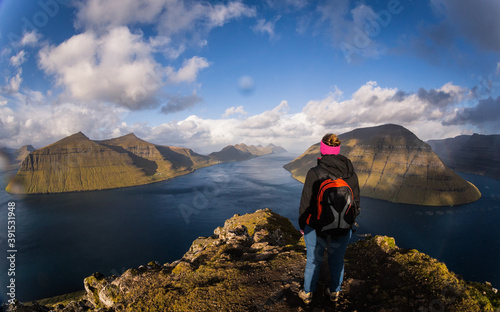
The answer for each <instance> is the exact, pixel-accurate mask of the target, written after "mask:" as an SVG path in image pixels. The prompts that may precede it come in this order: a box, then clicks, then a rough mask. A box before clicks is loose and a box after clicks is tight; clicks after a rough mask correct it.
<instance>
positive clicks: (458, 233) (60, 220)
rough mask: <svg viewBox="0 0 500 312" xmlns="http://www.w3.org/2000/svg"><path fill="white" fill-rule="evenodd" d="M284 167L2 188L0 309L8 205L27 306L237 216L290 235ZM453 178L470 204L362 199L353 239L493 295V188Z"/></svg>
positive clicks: (259, 165)
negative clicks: (390, 245) (267, 212)
mask: <svg viewBox="0 0 500 312" xmlns="http://www.w3.org/2000/svg"><path fill="white" fill-rule="evenodd" d="M292 159H293V157H292V156H291V155H271V156H263V157H259V158H255V159H252V160H248V161H242V162H231V163H224V164H219V165H216V166H212V167H207V168H202V169H199V170H196V171H195V172H193V173H191V174H188V175H185V176H181V177H178V178H175V179H172V180H168V181H163V182H159V183H155V184H150V185H144V186H138V187H131V188H123V189H115V190H107V191H98V192H82V193H68V194H51V195H31V196H26V197H13V196H11V195H9V194H7V193H5V191H3V190H4V188H5V181H4V179H2V180H3V181H2V185H1V187H2V190H1V191H0V224H1V226H0V230H1V232H0V248H1V250H2V251H1V253H2V254H3V256H2V258H1V260H0V289H1V290H2V292H1V293H0V300H1V301H2V302H5V301H6V300H7V299H8V298H7V296H6V295H7V292H6V290H7V286H8V282H9V280H8V276H7V272H8V269H9V265H10V263H9V262H8V260H7V256H8V254H7V250H9V248H8V246H7V241H6V240H7V214H8V210H7V208H8V202H15V203H16V210H15V212H16V219H15V221H16V233H15V234H16V249H17V253H16V262H15V273H16V275H15V278H16V288H15V290H16V298H17V299H19V300H21V301H28V300H35V299H40V298H45V297H50V296H55V295H59V294H63V293H68V292H73V291H78V290H82V289H83V279H84V278H85V277H87V276H89V275H91V274H92V273H94V272H101V273H103V274H104V275H112V274H115V275H119V274H121V273H123V272H124V271H125V270H126V269H128V268H131V267H138V266H140V265H143V264H147V263H148V262H150V261H154V260H157V261H159V262H160V263H166V262H171V261H174V260H177V259H179V258H181V257H182V255H183V254H184V253H185V252H186V251H187V250H188V248H189V246H190V245H191V242H192V241H193V240H194V239H195V238H197V237H199V236H210V235H212V233H213V230H214V229H215V228H216V227H217V226H222V225H223V224H224V221H225V220H226V219H228V218H230V217H231V216H233V215H234V214H236V213H239V214H245V213H250V212H254V211H255V210H257V209H262V208H271V209H272V210H273V211H275V212H277V213H279V214H281V215H283V216H285V217H288V218H290V220H291V221H292V223H293V224H294V225H295V226H297V213H298V205H299V200H300V195H301V191H302V184H301V183H299V182H297V181H296V180H294V179H293V178H292V177H291V175H290V173H289V172H288V171H286V170H284V169H283V168H282V166H283V165H284V164H286V163H288V162H289V161H291V160H292ZM461 175H462V176H463V177H464V178H465V179H467V180H469V181H471V182H472V183H474V184H475V185H476V186H477V187H478V188H479V189H480V191H481V192H482V194H483V196H482V198H481V199H480V200H479V201H477V202H475V203H471V204H467V205H461V206H456V207H424V206H414V205H402V204H394V203H389V202H386V201H382V200H375V199H370V198H362V201H361V203H362V208H363V210H362V214H361V215H360V218H359V224H360V227H359V228H358V230H357V232H356V233H357V234H368V233H369V234H372V235H378V234H381V235H388V236H393V237H395V238H396V243H397V245H398V246H399V247H403V248H414V249H417V250H419V251H422V252H425V253H427V254H429V255H431V256H432V257H435V258H437V259H439V260H441V261H444V262H445V263H446V264H447V266H448V268H449V269H450V270H452V271H454V272H455V273H457V274H460V275H462V276H463V277H464V278H465V279H466V280H472V281H480V282H484V281H489V282H491V283H493V285H494V286H495V287H497V288H498V287H500V268H499V267H498V263H500V227H498V224H499V222H500V194H498V193H499V190H500V181H499V180H494V179H490V178H486V177H482V176H478V175H472V174H461ZM3 178H4V177H3ZM355 237H356V236H355ZM354 240H355V239H353V241H354Z"/></svg>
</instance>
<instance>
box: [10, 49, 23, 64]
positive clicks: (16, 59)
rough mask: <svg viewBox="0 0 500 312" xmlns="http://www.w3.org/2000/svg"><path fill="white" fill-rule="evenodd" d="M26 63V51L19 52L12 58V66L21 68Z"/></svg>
mask: <svg viewBox="0 0 500 312" xmlns="http://www.w3.org/2000/svg"><path fill="white" fill-rule="evenodd" d="M24 62H26V52H24V50H21V51H19V53H17V54H16V55H13V56H12V57H11V58H10V64H11V65H12V66H16V67H19V66H21V65H22V64H23V63H24Z"/></svg>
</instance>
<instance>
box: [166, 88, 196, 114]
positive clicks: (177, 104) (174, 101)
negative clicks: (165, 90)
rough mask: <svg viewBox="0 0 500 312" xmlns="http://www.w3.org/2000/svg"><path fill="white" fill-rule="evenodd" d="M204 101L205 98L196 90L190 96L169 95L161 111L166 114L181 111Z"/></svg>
mask: <svg viewBox="0 0 500 312" xmlns="http://www.w3.org/2000/svg"><path fill="white" fill-rule="evenodd" d="M202 101H203V99H202V98H200V97H199V96H198V95H197V94H196V92H193V94H191V95H188V96H179V95H169V96H168V102H167V104H166V105H165V106H163V107H162V108H161V112H162V113H164V114H170V113H175V112H180V111H183V110H186V109H188V108H190V107H193V106H194V105H196V104H198V103H200V102H202Z"/></svg>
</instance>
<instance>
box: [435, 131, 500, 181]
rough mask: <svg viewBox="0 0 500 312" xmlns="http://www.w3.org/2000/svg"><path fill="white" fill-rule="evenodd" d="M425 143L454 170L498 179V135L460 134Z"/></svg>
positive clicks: (499, 162) (499, 156) (499, 168)
mask: <svg viewBox="0 0 500 312" xmlns="http://www.w3.org/2000/svg"><path fill="white" fill-rule="evenodd" d="M427 143H428V144H429V145H430V146H431V147H432V150H433V151H434V152H435V153H436V154H437V155H438V156H439V158H441V160H442V161H443V162H444V163H445V164H446V165H447V166H449V167H450V168H452V169H454V170H457V171H462V172H470V173H475V174H481V175H485V176H489V177H492V178H495V179H500V165H499V164H500V135H481V134H473V135H461V136H457V137H455V138H449V139H444V140H430V141H428V142H427Z"/></svg>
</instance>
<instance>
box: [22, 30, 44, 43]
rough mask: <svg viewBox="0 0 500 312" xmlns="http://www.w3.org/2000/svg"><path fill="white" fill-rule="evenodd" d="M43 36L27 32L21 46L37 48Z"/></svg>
mask: <svg viewBox="0 0 500 312" xmlns="http://www.w3.org/2000/svg"><path fill="white" fill-rule="evenodd" d="M41 37H42V35H41V34H39V33H38V32H36V31H32V32H27V33H24V34H23V37H22V38H21V41H20V42H19V44H20V45H21V46H35V45H37V44H38V42H39V41H40V39H41Z"/></svg>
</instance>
